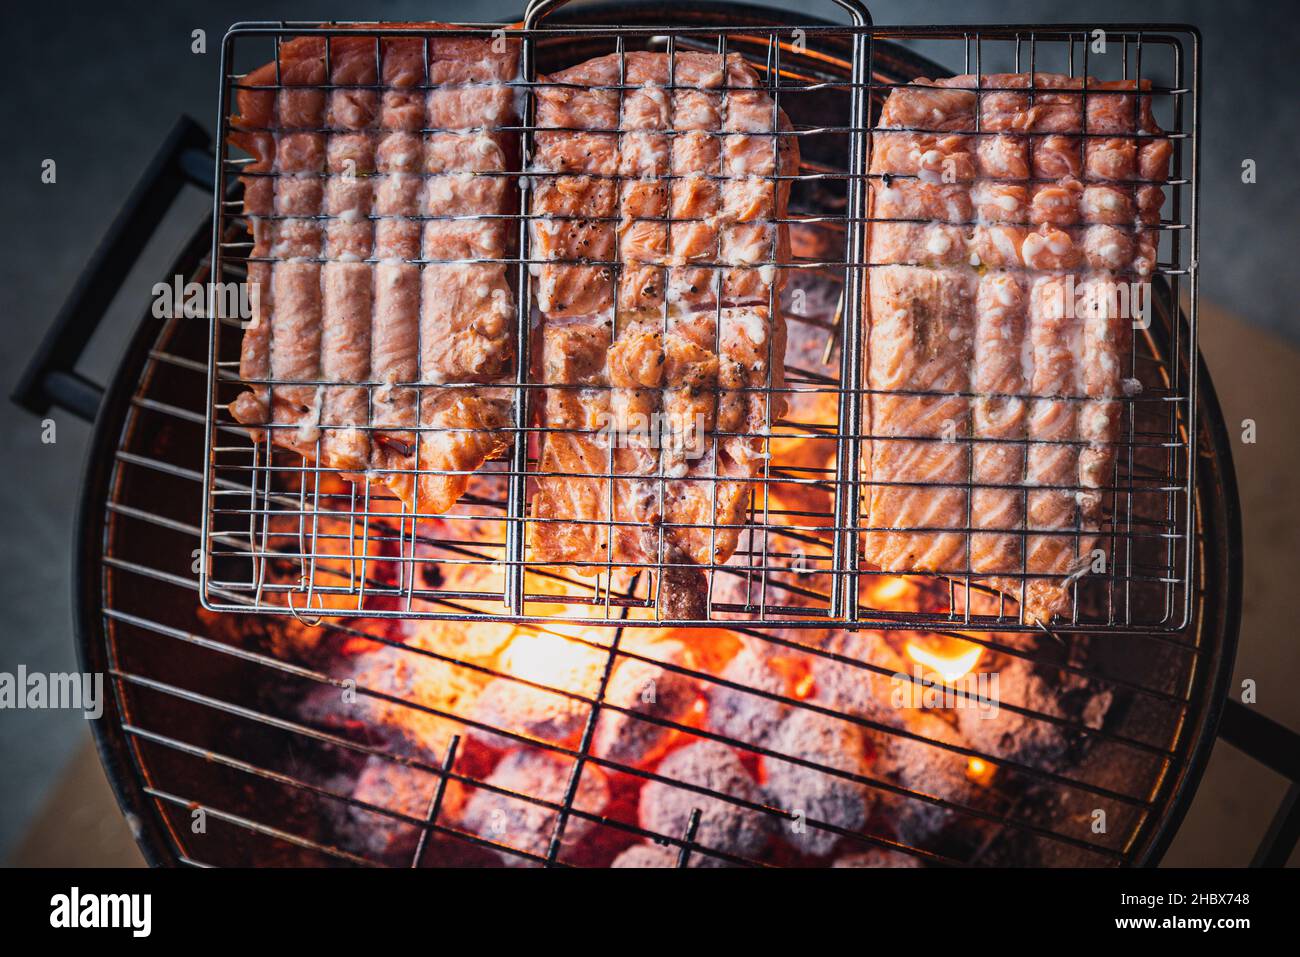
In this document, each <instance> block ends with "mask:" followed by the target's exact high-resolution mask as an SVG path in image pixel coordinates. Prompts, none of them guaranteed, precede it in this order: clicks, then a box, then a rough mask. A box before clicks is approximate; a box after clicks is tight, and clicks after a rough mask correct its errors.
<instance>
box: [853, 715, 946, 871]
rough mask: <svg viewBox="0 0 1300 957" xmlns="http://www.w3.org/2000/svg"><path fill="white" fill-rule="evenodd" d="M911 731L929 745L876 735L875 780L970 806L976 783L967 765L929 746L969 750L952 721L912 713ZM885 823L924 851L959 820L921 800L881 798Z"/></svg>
mask: <svg viewBox="0 0 1300 957" xmlns="http://www.w3.org/2000/svg"><path fill="white" fill-rule="evenodd" d="M905 729H906V730H907V731H910V732H912V733H913V734H917V735H921V736H922V737H924V738H926V739H928V741H918V740H916V739H914V738H908V737H904V736H903V735H897V734H876V735H873V736H872V737H871V743H872V744H873V746H874V747H875V748H876V761H875V764H874V765H873V766H872V774H873V776H875V777H876V778H879V779H882V780H887V781H890V782H892V783H894V784H897V785H899V786H900V787H904V788H907V790H909V791H914V792H916V793H918V794H926V795H929V796H930V797H935V798H942V799H943V800H945V801H950V802H952V803H953V804H959V805H965V804H968V803H969V798H970V794H971V782H970V779H969V778H967V777H966V767H967V759H966V757H965V756H964V755H961V754H957V753H955V752H953V751H949V750H947V749H945V748H942V747H939V746H937V745H934V744H930V743H928V742H929V741H941V742H944V743H946V744H951V745H955V746H958V747H964V746H966V744H965V741H964V740H963V738H962V736H961V734H960V733H959V732H958V731H957V730H956V729H955V728H954V727H953V726H952V725H950V724H949V723H948V722H947V721H944V720H943V719H942V718H939V717H937V716H935V715H933V714H930V713H929V712H927V711H917V710H912V711H909V712H908V713H907V723H906V725H905ZM878 794H879V797H878V800H879V802H880V806H881V809H882V811H883V812H884V816H885V818H886V819H887V820H888V821H889V822H890V825H891V826H892V827H893V828H894V832H895V833H896V834H897V835H898V837H899V838H900V839H901V840H904V841H906V842H907V843H909V844H915V845H920V846H923V845H924V844H925V843H926V842H927V840H928V839H929V838H930V837H932V836H933V835H935V834H937V833H938V832H939V831H941V830H942V829H943V828H945V827H947V826H948V825H949V824H951V823H953V822H954V821H955V820H956V819H957V817H958V815H957V814H956V813H955V812H953V811H949V810H947V809H946V808H941V807H938V806H937V805H934V804H930V803H928V802H926V801H922V800H920V799H918V798H915V797H911V796H904V795H900V794H894V793H892V792H886V791H880V792H878Z"/></svg>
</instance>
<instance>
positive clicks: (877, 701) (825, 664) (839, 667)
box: [810, 632, 907, 727]
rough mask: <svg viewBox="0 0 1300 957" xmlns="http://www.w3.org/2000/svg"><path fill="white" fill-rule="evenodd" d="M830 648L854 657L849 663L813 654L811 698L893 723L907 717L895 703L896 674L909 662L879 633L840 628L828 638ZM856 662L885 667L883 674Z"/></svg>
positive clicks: (833, 706)
mask: <svg viewBox="0 0 1300 957" xmlns="http://www.w3.org/2000/svg"><path fill="white" fill-rule="evenodd" d="M824 647H825V648H826V650H827V651H831V652H834V653H835V654H839V655H843V656H844V657H846V658H851V659H853V661H852V662H849V663H846V662H843V661H837V660H835V659H832V658H823V657H820V656H816V657H813V659H812V664H811V668H810V670H811V674H812V679H813V686H812V694H811V699H812V700H813V701H816V702H817V703H818V704H822V705H825V706H826V707H828V708H834V709H835V710H836V711H840V712H842V713H844V714H851V715H855V716H857V717H860V718H866V719H868V720H869V721H876V722H878V723H880V724H885V725H889V726H891V727H899V726H900V725H901V724H902V723H903V721H904V720H905V715H904V713H903V709H900V708H898V707H895V705H894V689H895V686H896V681H897V679H895V677H894V675H896V674H905V673H906V672H907V666H906V663H905V662H904V661H903V659H902V657H901V656H900V655H899V654H898V653H897V652H896V651H894V649H893V648H892V647H890V645H889V644H888V643H886V642H885V641H884V639H883V638H882V637H881V636H880V635H872V636H866V635H855V634H851V633H848V632H837V633H836V634H834V635H832V636H830V637H829V638H828V639H827V640H826V641H825V642H824ZM856 662H862V663H863V664H869V665H874V666H876V667H878V668H883V669H884V670H885V671H886V672H888V674H880V673H879V672H877V671H872V670H871V669H869V668H865V667H862V666H861V665H859V664H857V663H856Z"/></svg>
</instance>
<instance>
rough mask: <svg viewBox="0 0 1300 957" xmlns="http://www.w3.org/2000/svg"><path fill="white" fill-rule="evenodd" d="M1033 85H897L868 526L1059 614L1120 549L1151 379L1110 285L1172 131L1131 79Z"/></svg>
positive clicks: (937, 567) (893, 567) (875, 350)
mask: <svg viewBox="0 0 1300 957" xmlns="http://www.w3.org/2000/svg"><path fill="white" fill-rule="evenodd" d="M1030 85H1031V77H1030V76H1029V75H1028V74H1002V75H992V76H989V75H986V76H983V77H981V78H977V77H974V76H959V77H954V78H951V79H944V80H938V81H929V80H918V81H916V83H915V84H914V85H913V86H911V87H908V88H900V89H896V90H894V91H893V92H892V93H891V94H890V96H889V98H888V99H887V100H886V102H885V104H884V107H883V111H882V114H881V119H880V123H879V129H878V130H877V132H876V133H875V134H874V142H873V148H872V150H873V151H872V160H871V172H872V173H873V174H880V175H879V176H876V177H873V180H872V189H871V208H872V212H871V216H872V225H871V230H870V241H869V257H870V266H871V269H870V278H869V315H870V331H869V338H870V341H869V352H870V355H869V361H868V373H867V379H868V388H869V389H870V390H871V392H870V399H869V403H868V414H869V424H868V428H869V434H870V436H871V441H870V442H869V445H868V451H867V453H866V458H865V460H864V472H865V474H866V477H867V480H868V482H869V501H868V505H867V509H868V514H867V521H868V530H867V532H866V534H865V536H864V540H865V557H866V559H867V560H868V561H869V562H871V563H873V564H875V565H876V566H877V567H879V568H881V569H882V570H886V571H893V572H932V573H936V574H940V575H950V576H961V577H965V576H968V575H969V576H972V580H973V581H976V582H979V583H982V584H985V585H987V586H989V587H992V588H995V589H997V590H999V591H1001V592H1002V593H1004V594H1006V595H1008V596H1009V597H1011V598H1014V599H1016V600H1018V601H1019V602H1020V604H1021V608H1022V613H1023V615H1024V618H1025V620H1027V621H1032V622H1047V621H1049V620H1050V619H1051V618H1052V617H1053V616H1054V615H1059V614H1064V613H1066V612H1067V611H1068V610H1069V608H1070V605H1071V598H1070V585H1071V583H1072V582H1073V581H1074V580H1075V579H1076V578H1077V577H1078V576H1080V575H1082V574H1085V573H1087V571H1088V570H1089V568H1090V566H1091V565H1092V563H1093V556H1094V554H1095V553H1094V550H1095V549H1098V548H1101V549H1103V551H1104V548H1105V544H1106V540H1105V538H1104V537H1103V536H1102V535H1101V534H1100V533H1101V532H1102V530H1103V526H1104V524H1105V523H1106V521H1107V520H1108V516H1107V509H1106V503H1107V499H1108V494H1107V491H1106V490H1107V489H1108V487H1110V486H1112V485H1113V484H1114V478H1113V472H1114V466H1115V448H1116V445H1117V444H1118V443H1120V442H1121V441H1122V440H1123V435H1122V432H1121V415H1120V413H1121V410H1122V407H1123V399H1124V397H1125V396H1126V395H1131V394H1132V393H1133V391H1134V390H1135V389H1136V388H1137V386H1136V383H1135V382H1133V381H1132V380H1130V379H1126V378H1124V377H1125V376H1126V375H1131V374H1132V373H1131V372H1127V371H1126V369H1127V364H1128V362H1129V357H1130V356H1131V353H1132V349H1131V342H1132V322H1133V319H1132V317H1131V316H1129V315H1127V314H1125V315H1121V310H1120V309H1118V308H1117V305H1118V304H1119V303H1121V302H1124V301H1125V299H1124V298H1120V297H1119V296H1118V291H1117V289H1116V284H1128V283H1134V282H1138V283H1145V282H1147V281H1148V280H1149V278H1150V276H1151V273H1152V272H1153V271H1154V269H1155V263H1156V255H1157V249H1158V243H1159V233H1158V231H1157V230H1156V229H1155V228H1154V227H1157V226H1158V225H1159V222H1160V208H1161V206H1162V204H1163V203H1164V191H1163V189H1162V188H1161V185H1160V184H1161V183H1162V182H1164V181H1165V180H1166V179H1167V178H1168V168H1169V160H1170V157H1171V155H1172V151H1173V150H1172V145H1171V143H1170V141H1169V140H1168V139H1167V138H1165V137H1163V136H1162V135H1161V131H1160V129H1159V128H1158V127H1157V125H1156V123H1155V121H1154V118H1153V117H1152V115H1151V103H1150V96H1149V95H1147V96H1144V95H1141V93H1140V90H1138V88H1137V87H1136V85H1135V84H1134V83H1133V82H1131V81H1127V82H1104V83H1103V82H1099V81H1096V80H1092V79H1089V80H1088V81H1087V91H1086V93H1085V92H1081V91H1082V89H1083V81H1082V80H1081V79H1079V78H1071V77H1066V76H1062V75H1058V74H1042V73H1040V74H1035V75H1034V76H1033V77H1032V85H1033V86H1034V87H1035V89H1034V91H1033V92H1030V90H1029V87H1030ZM977 87H978V92H977ZM1147 88H1149V86H1147V85H1144V86H1143V89H1147ZM1085 104H1086V105H1085ZM977 110H978V111H979V115H978V123H977V116H976V111H977ZM976 130H978V131H979V132H978V134H977V133H976ZM1084 133H1086V134H1087V136H1086V137H1085V136H1083V135H1081V134H1084ZM1090 293H1091V294H1090ZM1148 295H1149V292H1148ZM1112 296H1114V297H1115V298H1112ZM1148 301H1149V300H1148Z"/></svg>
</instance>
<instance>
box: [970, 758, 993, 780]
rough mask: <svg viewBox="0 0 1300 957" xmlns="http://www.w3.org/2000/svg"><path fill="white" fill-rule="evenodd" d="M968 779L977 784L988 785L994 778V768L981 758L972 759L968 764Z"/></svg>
mask: <svg viewBox="0 0 1300 957" xmlns="http://www.w3.org/2000/svg"><path fill="white" fill-rule="evenodd" d="M966 777H968V778H970V779H971V780H972V781H974V782H975V783H977V784H988V783H989V781H990V780H992V778H993V767H992V766H991V765H990V764H989V763H988V762H987V761H984V760H982V759H980V758H971V759H970V760H969V761H967V762H966Z"/></svg>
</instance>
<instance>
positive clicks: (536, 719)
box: [462, 634, 606, 748]
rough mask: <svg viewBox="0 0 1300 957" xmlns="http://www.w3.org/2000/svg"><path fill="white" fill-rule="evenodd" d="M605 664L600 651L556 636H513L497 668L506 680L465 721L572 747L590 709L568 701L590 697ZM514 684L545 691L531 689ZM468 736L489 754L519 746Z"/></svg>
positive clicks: (487, 735)
mask: <svg viewBox="0 0 1300 957" xmlns="http://www.w3.org/2000/svg"><path fill="white" fill-rule="evenodd" d="M605 660H606V653H605V652H604V651H601V650H599V649H596V648H592V647H590V646H588V645H584V644H581V643H579V642H576V641H570V640H569V639H567V638H563V637H561V636H559V635H550V634H536V635H534V634H519V635H516V637H515V638H514V640H513V641H511V643H510V645H509V647H507V648H506V649H505V650H504V651H503V652H502V654H501V657H500V662H499V663H500V667H501V668H502V670H504V671H505V673H506V675H508V676H511V677H502V678H497V679H495V680H494V681H491V682H489V683H488V685H487V686H486V687H485V688H484V689H483V691H482V693H481V694H480V695H479V697H478V700H476V701H475V702H474V704H473V706H472V707H471V708H470V710H469V717H470V718H471V719H473V720H475V721H480V722H482V723H483V724H487V725H491V726H492V727H493V728H496V729H499V730H502V731H512V732H515V733H516V734H523V735H527V736H528V737H531V738H537V739H539V740H542V741H545V742H548V743H550V744H565V743H572V742H573V741H576V740H577V737H578V734H579V732H580V731H581V730H582V725H583V722H584V721H586V720H587V715H588V712H589V711H590V705H588V704H587V703H586V702H585V701H581V700H579V699H578V698H576V697H574V695H578V696H580V697H582V698H586V699H593V698H595V697H596V694H597V692H599V690H600V678H601V674H602V673H603V671H604V667H605ZM516 678H523V679H526V680H528V681H532V682H534V683H535V684H538V685H545V686H546V688H537V687H533V685H528V684H524V683H522V682H521V681H517V680H515V679H516ZM548 688H554V689H556V690H554V691H551V690H547V689H548ZM562 692H568V693H567V694H566V693H562ZM462 713H463V712H462ZM469 735H470V737H471V738H473V739H475V740H477V741H479V742H481V743H482V744H485V745H487V746H489V747H494V748H511V747H516V746H517V745H518V744H519V742H518V741H516V740H514V739H512V738H508V737H505V736H504V735H499V734H493V733H492V732H491V731H486V730H483V729H480V728H470V729H469Z"/></svg>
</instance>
